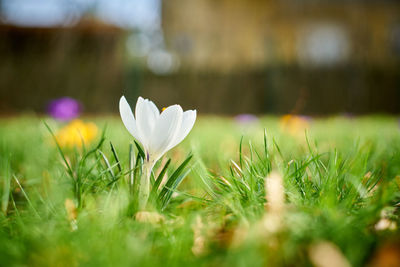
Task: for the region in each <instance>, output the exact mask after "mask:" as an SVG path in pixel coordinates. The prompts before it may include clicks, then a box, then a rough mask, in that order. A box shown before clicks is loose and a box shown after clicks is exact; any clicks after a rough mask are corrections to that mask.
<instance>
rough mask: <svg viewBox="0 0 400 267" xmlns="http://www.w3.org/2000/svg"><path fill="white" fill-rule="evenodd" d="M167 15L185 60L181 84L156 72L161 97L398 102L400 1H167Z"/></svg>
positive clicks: (316, 110) (218, 104) (232, 102)
mask: <svg viewBox="0 0 400 267" xmlns="http://www.w3.org/2000/svg"><path fill="white" fill-rule="evenodd" d="M162 18H163V19H162V26H163V31H164V35H165V42H166V46H167V49H168V50H169V51H170V52H171V53H172V54H174V55H176V58H177V61H178V62H179V64H180V68H179V71H178V72H177V73H175V74H174V75H172V76H174V77H175V78H174V85H173V87H172V86H170V85H169V84H168V83H166V81H165V78H160V79H161V81H160V82H159V83H156V81H154V80H153V81H151V82H152V83H156V84H154V86H152V87H151V88H163V90H160V89H158V90H155V91H154V93H151V92H152V91H151V89H150V92H148V94H150V95H152V96H153V97H157V94H158V92H163V94H165V97H167V98H168V97H171V98H176V97H178V98H179V97H182V101H183V98H185V99H189V100H191V104H192V105H194V104H196V105H197V106H200V107H201V108H203V109H204V110H205V111H210V110H211V111H217V112H221V113H225V112H228V113H237V112H256V113H260V112H279V113H287V112H295V113H309V114H330V113H341V112H351V113H368V112H399V111H400V105H399V104H398V100H397V99H400V93H399V92H400V77H399V66H400V64H399V63H400V2H399V1H389V0H386V1H378V0H376V1H374V0H370V1H357V0H354V1H350V0H340V1H328V0H302V1H290V0H280V1H272V0H219V1H215V0H192V1H187V0H164V1H163V8H162ZM191 89H193V90H191ZM189 91H190V92H189ZM200 92H201V93H200ZM210 99H218V100H210ZM186 101H187V100H186Z"/></svg>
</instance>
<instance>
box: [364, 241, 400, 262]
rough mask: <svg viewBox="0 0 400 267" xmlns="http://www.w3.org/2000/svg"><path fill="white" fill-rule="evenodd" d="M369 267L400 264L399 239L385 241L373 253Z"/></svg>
mask: <svg viewBox="0 0 400 267" xmlns="http://www.w3.org/2000/svg"><path fill="white" fill-rule="evenodd" d="M368 266H370V267H398V266H400V243H399V241H387V242H386V243H384V244H383V245H382V246H380V247H379V249H378V250H377V251H376V252H375V253H374V256H373V258H372V261H371V262H370V264H368Z"/></svg>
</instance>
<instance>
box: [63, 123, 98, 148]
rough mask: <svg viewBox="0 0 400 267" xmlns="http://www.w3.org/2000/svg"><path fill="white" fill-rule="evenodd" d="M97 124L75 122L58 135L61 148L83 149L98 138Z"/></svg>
mask: <svg viewBox="0 0 400 267" xmlns="http://www.w3.org/2000/svg"><path fill="white" fill-rule="evenodd" d="M97 132H98V129H97V126H96V124H94V123H92V122H89V123H85V122H83V121H81V120H73V121H71V122H70V123H69V124H68V125H66V126H65V127H63V128H61V129H60V130H59V131H58V132H57V133H56V139H57V142H58V143H59V144H60V146H61V147H74V146H76V147H82V145H83V144H89V143H90V142H91V141H93V139H94V138H96V136H97Z"/></svg>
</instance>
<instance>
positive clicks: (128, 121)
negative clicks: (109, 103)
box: [119, 96, 142, 142]
mask: <svg viewBox="0 0 400 267" xmlns="http://www.w3.org/2000/svg"><path fill="white" fill-rule="evenodd" d="M119 113H120V114H121V119H122V122H123V123H124V125H125V127H126V129H127V130H128V131H129V133H130V134H131V135H132V136H133V137H135V138H136V139H137V140H138V141H139V142H142V141H141V140H140V135H139V132H138V130H137V127H136V121H135V116H133V113H132V109H131V107H130V106H129V104H128V101H126V98H125V96H122V97H121V99H120V100H119Z"/></svg>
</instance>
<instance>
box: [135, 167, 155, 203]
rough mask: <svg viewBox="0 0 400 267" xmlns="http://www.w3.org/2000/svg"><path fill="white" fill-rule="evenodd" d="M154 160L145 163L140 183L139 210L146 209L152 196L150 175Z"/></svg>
mask: <svg viewBox="0 0 400 267" xmlns="http://www.w3.org/2000/svg"><path fill="white" fill-rule="evenodd" d="M153 166H154V162H153V161H147V160H146V161H145V162H144V164H143V172H142V176H141V178H140V184H139V201H138V202H139V210H141V211H143V210H145V209H146V205H147V201H148V200H149V196H150V175H151V171H152V169H153Z"/></svg>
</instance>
